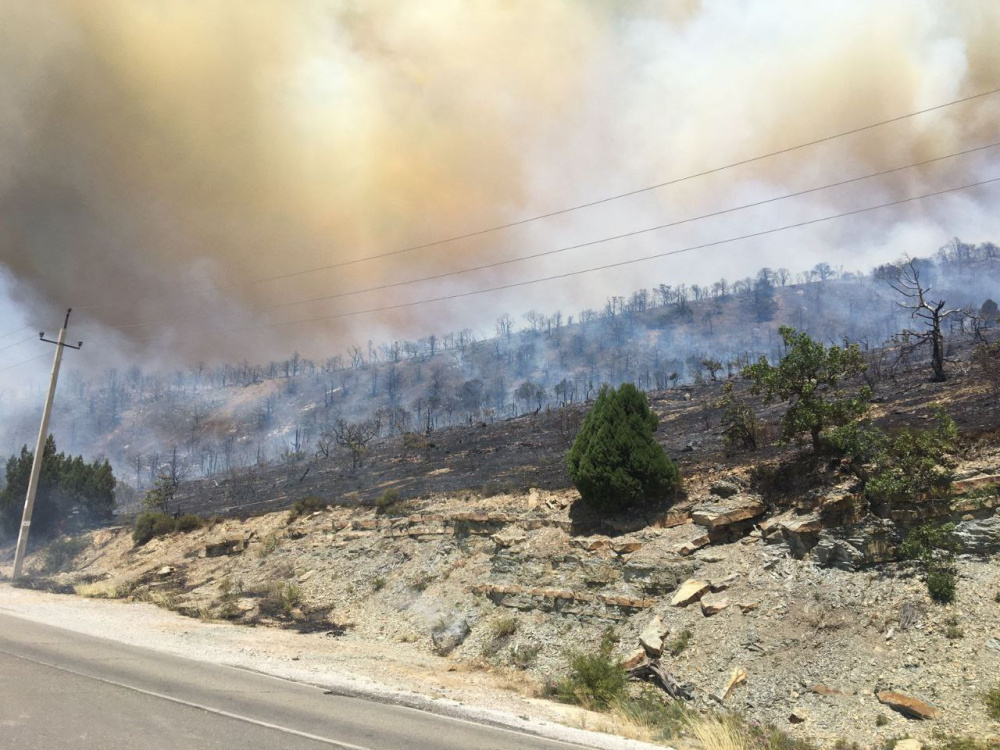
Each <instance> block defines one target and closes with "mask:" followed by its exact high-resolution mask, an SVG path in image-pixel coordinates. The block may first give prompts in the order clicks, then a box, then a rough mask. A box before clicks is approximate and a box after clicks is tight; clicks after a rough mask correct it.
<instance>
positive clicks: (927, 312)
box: [886, 260, 962, 383]
mask: <svg viewBox="0 0 1000 750" xmlns="http://www.w3.org/2000/svg"><path fill="white" fill-rule="evenodd" d="M886 283H888V284H889V286H890V287H892V288H893V289H894V290H895V291H896V292H898V293H899V294H901V295H902V296H903V298H904V299H903V300H902V301H900V302H897V303H896V304H897V305H899V306H900V307H902V308H903V309H904V310H909V311H910V317H911V318H913V319H914V320H916V321H919V322H920V323H921V324H923V328H922V330H917V331H913V330H909V329H907V330H905V331H902V332H901V333H899V334H897V338H901V339H902V340H903V341H904V342H905V343H904V347H908V348H909V350H910V351H912V350H913V349H916V348H917V347H920V346H923V345H925V344H930V346H931V369H932V370H933V372H934V376H933V377H932V378H931V380H932V381H933V382H935V383H943V382H944V381H945V380H947V379H948V376H947V375H946V374H945V371H944V336H943V334H942V333H941V323H942V322H943V321H944V320H945V319H947V318H948V317H950V316H952V315H960V314H961V313H962V310H961V309H960V308H955V309H951V310H946V309H945V300H938V301H936V302H935V301H933V300H930V299H928V297H927V295H928V294H929V293H930V291H931V287H929V286H924V284H923V283H922V282H921V281H920V272H919V271H917V267H916V265H915V263H914V262H913V261H912V260H910V261H908V262H907V264H906V265H905V266H903V267H901V268H900V269H899V273H897V274H894V275H892V276H890V277H889V278H887V279H886Z"/></svg>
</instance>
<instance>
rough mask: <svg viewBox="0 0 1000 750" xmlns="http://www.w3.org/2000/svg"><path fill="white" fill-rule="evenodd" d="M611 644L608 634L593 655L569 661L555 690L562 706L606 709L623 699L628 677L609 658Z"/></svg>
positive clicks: (580, 655)
mask: <svg viewBox="0 0 1000 750" xmlns="http://www.w3.org/2000/svg"><path fill="white" fill-rule="evenodd" d="M613 649H614V640H613V639H612V638H609V637H608V636H607V634H605V637H604V638H603V639H602V641H601V645H600V646H599V648H598V650H597V652H596V653H586V652H584V653H578V654H574V655H573V656H571V657H570V663H569V674H567V675H566V676H565V677H564V678H563V679H561V680H559V681H558V682H557V683H556V684H555V686H554V692H555V695H556V697H557V698H558V699H559V700H561V701H563V702H564V703H576V704H578V705H581V706H584V707H587V708H595V709H607V708H610V707H611V706H612V705H613V704H615V703H618V702H619V701H621V700H622V699H623V698H624V697H625V689H626V687H627V685H628V676H627V675H626V674H625V670H624V669H622V666H621V663H620V662H619V661H618V659H616V658H615V657H614V656H613V655H612V650H613Z"/></svg>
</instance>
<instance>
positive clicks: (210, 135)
mask: <svg viewBox="0 0 1000 750" xmlns="http://www.w3.org/2000/svg"><path fill="white" fill-rule="evenodd" d="M998 33H1000V6H998V5H997V3H995V2H993V1H992V0H967V1H966V2H958V3H956V2H951V1H949V0H887V2H883V3H878V4H877V5H876V4H872V3H870V2H865V1H863V0H856V1H855V2H846V3H837V4H832V3H831V4H818V3H816V4H814V3H799V2H794V1H793V0H781V1H778V2H774V1H773V0H768V1H766V2H764V1H762V2H759V3H742V4H738V5H737V4H729V3H721V2H705V3H699V2H695V1H694V0H687V1H684V2H653V1H647V2H643V1H640V0H635V1H633V2H626V1H621V2H611V1H610V0H609V1H608V2H579V1H578V0H545V2H538V1H537V0H511V1H510V2H459V0H429V1H421V2H387V1H385V0H366V1H364V2H361V1H358V2H349V1H344V2H334V1H333V0H297V1H296V2H288V1H287V0H207V1H205V2H195V1H194V0H33V1H32V2H30V3H29V2H8V3H4V4H2V5H0V263H2V264H3V265H4V266H6V267H7V268H8V269H9V271H10V272H11V274H12V275H13V276H14V278H15V279H16V280H17V281H18V282H19V286H18V290H19V294H20V295H22V297H23V300H24V301H25V302H26V303H28V304H32V305H36V306H37V307H38V308H39V309H42V308H44V307H46V306H49V305H59V306H65V305H71V304H72V305H76V306H78V307H79V306H84V307H87V309H86V313H87V314H88V315H89V316H90V318H91V319H92V320H94V321H96V322H98V323H100V324H101V325H102V326H112V327H113V326H118V325H128V324H133V323H136V322H143V321H173V320H178V321H180V322H177V323H175V324H163V325H157V326H150V327H148V328H138V329H128V330H129V336H130V337H131V338H132V339H133V340H137V339H145V337H148V336H150V335H151V334H163V335H164V336H165V338H158V339H154V340H153V341H152V343H154V344H158V345H163V344H164V342H166V344H167V345H169V346H170V347H172V349H173V350H175V351H177V352H178V353H179V354H180V355H182V356H186V357H202V356H206V355H209V354H213V355H219V356H240V357H242V356H249V357H251V358H254V357H264V356H267V355H268V354H269V353H273V352H276V351H278V350H283V349H285V348H288V347H289V346H291V345H296V344H297V345H303V342H306V341H310V340H314V339H319V340H321V341H322V342H323V343H333V341H332V339H333V338H335V337H337V336H343V335H348V334H349V335H350V338H351V339H352V340H357V339H364V338H371V337H372V330H373V326H376V325H377V326H380V328H379V329H378V330H379V331H381V332H385V331H389V332H391V333H399V334H400V335H407V334H412V333H414V332H415V331H417V330H421V329H427V328H433V329H438V330H440V329H442V328H445V327H461V326H462V325H464V324H465V323H466V320H465V318H464V311H465V310H467V309H468V307H469V305H468V302H466V303H465V304H464V306H463V307H462V308H451V309H442V308H434V309H430V308H428V309H427V311H426V314H427V315H428V316H437V315H444V316H446V317H448V321H447V323H441V322H440V321H435V322H434V324H433V325H431V324H430V323H429V322H428V320H427V319H424V320H420V319H419V315H417V314H416V313H417V312H419V309H417V310H410V311H406V312H403V313H396V314H393V315H389V316H382V317H381V318H379V317H376V318H367V319H364V320H361V319H347V320H342V321H337V322H335V323H329V324H325V325H322V326H316V325H313V326H306V327H303V328H295V329H287V328H281V329H262V330H260V331H259V332H256V333H249V332H248V333H244V334H241V335H233V332H232V328H233V327H239V326H241V325H253V324H256V323H268V322H280V321H282V320H295V319H297V318H302V317H312V316H322V315H324V314H330V313H335V312H338V311H341V310H347V309H351V308H352V307H353V308H357V307H365V306H372V305H378V304H385V303H391V302H393V301H397V300H402V299H412V298H417V297H420V296H425V297H426V296H433V295H434V294H435V293H440V292H441V291H442V290H451V289H455V288H457V287H458V286H471V285H473V284H474V283H479V284H484V283H489V281H491V280H493V281H495V280H497V279H499V278H515V277H518V278H520V277H525V276H530V275H533V274H544V273H546V272H548V271H551V270H552V268H553V266H551V265H545V264H540V265H539V264H536V265H533V266H527V267H523V268H514V269H510V270H508V271H506V272H504V273H505V275H492V276H487V277H483V276H480V277H474V278H471V279H464V280H458V281H456V282H454V284H448V285H443V286H441V285H439V286H438V287H430V286H428V285H424V286H422V287H419V288H417V289H414V290H412V291H402V292H395V293H392V294H391V295H367V296H364V297H359V298H357V299H350V300H341V301H337V302H335V303H327V304H313V305H308V306H303V307H301V308H291V309H283V310H280V311H275V312H272V313H268V314H262V315H247V316H239V315H233V316H231V317H219V316H221V315H223V314H226V313H238V312H239V311H240V310H244V309H247V308H255V307H259V306H265V305H268V304H273V303H275V302H281V301H287V300H292V299H298V298H305V297H312V296H319V295H323V294H329V293H335V292H337V291H341V290H346V289H351V288H358V287H364V286H368V285H372V284H378V283H381V282H386V281H396V280H399V279H406V278H409V277H412V276H414V275H424V274H426V273H429V272H434V271H436V270H442V269H451V268H456V267H460V266H462V265H465V264H468V263H472V262H475V261H477V260H480V259H486V258H489V259H492V258H498V257H506V256H509V255H513V254H516V253H518V252H525V251H527V250H534V249H544V248H545V247H551V246H555V245H558V244H560V243H561V242H562V241H566V239H567V238H569V239H580V238H584V239H586V238H590V237H592V236H597V235H601V234H611V233H614V232H615V231H619V230H621V229H625V228H631V227H634V226H637V225H645V224H649V223H655V221H654V220H659V219H662V218H663V217H664V215H665V214H666V215H667V216H668V218H674V214H683V213H685V212H690V211H691V210H703V209H705V208H712V207H717V204H718V202H719V199H720V198H725V197H726V196H737V195H739V196H745V195H746V194H747V192H748V191H750V192H753V191H755V190H758V189H760V186H761V185H782V186H793V185H794V186H798V185H799V183H800V182H801V181H802V180H806V182H808V181H809V180H815V179H819V178H821V177H824V176H832V177H833V178H837V177H840V176H843V175H842V174H841V173H840V172H839V171H838V169H842V168H843V165H844V164H851V165H853V166H855V167H856V168H857V169H858V170H861V171H864V169H865V168H882V167H886V166H895V165H896V164H900V163H905V162H906V161H908V160H911V161H915V160H919V159H921V158H927V157H930V156H936V155H938V154H940V153H944V152H946V151H948V150H954V149H957V148H961V147H964V146H968V145H974V144H975V143H978V142H983V141H985V140H988V139H994V138H996V137H997V135H998V129H997V126H996V123H997V122H998V115H1000V97H993V98H992V99H990V100H982V101H980V102H977V103H976V104H975V105H968V106H962V107H956V108H954V109H953V110H947V111H942V112H941V113H939V114H935V115H933V116H928V117H926V118H923V119H921V120H920V121H918V122H917V121H915V122H912V123H907V125H906V126H905V127H899V128H887V129H885V130H884V131H879V132H877V133H872V134H870V135H868V136H866V137H858V138H853V139H845V141H844V142H842V143H837V144H834V145H833V146H832V147H831V148H829V149H827V150H826V151H825V152H817V153H814V154H801V155H797V158H795V159H789V158H783V159H776V160H773V162H769V163H768V164H766V165H757V166H755V167H754V169H752V170H742V171H735V172H734V173H732V174H727V175H726V176H724V177H719V178H718V179H713V180H706V181H703V182H700V183H689V184H686V185H685V186H684V189H683V190H675V191H671V192H668V193H665V194H663V195H656V196H647V197H646V198H644V199H643V200H641V201H638V202H636V203H633V204H623V205H616V206H614V207H612V208H609V209H607V210H603V211H599V212H589V213H586V214H573V215H571V216H567V217H563V218H562V219H560V220H559V221H557V222H550V223H549V224H545V225H540V226H537V227H529V228H523V229H521V230H519V231H517V232H512V233H504V234H499V235H490V236H486V237H482V238H478V239H476V240H474V241H467V242H462V243H455V244H452V245H447V246H442V247H438V248H434V249H431V250H428V251H423V252H420V253H411V254H406V255H402V256H397V257H395V258H394V259H392V260H391V261H382V262H375V263H369V264H362V265H358V266H351V267H349V268H346V269H341V270H340V271H338V272H336V273H330V272H327V273H325V274H317V275H314V276H309V277H304V278H302V277H299V278H296V279H290V280H287V281H285V282H281V283H267V284H250V285H246V282H251V281H253V280H254V279H258V278H261V277H267V276H273V275H277V274H282V273H286V272H289V271H296V270H299V269H303V268H310V267H314V266H319V265H325V264H329V263H335V262H337V261H341V260H347V259H351V258H355V257H359V256H364V255H369V254H372V253H377V252H382V251H385V250H391V249H394V248H398V247H401V246H407V245H411V244H415V243H420V242H424V241H427V240H433V239H436V238H438V237H442V236H448V235H451V234H455V233H461V232H463V231H468V230H472V229H477V228H480V227H483V226H491V225H495V224H498V223H503V222H505V221H508V220H511V219H516V218H520V217H521V216H524V215H530V214H533V213H538V212H542V211H545V210H548V209H551V208H558V207H561V206H564V205H570V204H573V203H576V202H579V201H582V200H588V199H591V198H594V197H600V196H601V195H605V194H608V193H612V192H617V191H619V190H624V189H629V188H632V187H635V186H637V185H643V184H648V183H651V182H656V181H659V180H661V179H664V178H669V177H672V176H676V175H678V174H683V173H685V172H690V171H697V170H700V169H703V168H705V167H706V166H713V165H714V164H717V163H720V162H724V161H727V160H731V159H739V158H744V157H746V156H749V155H753V154H755V153H760V152H765V151H770V150H774V149H778V148H782V147H785V146H788V145H790V144H794V143H796V142H800V141H804V140H810V139H812V138H815V137H817V136H819V135H823V134H826V133H831V132H836V131H838V130H843V129H846V128H849V127H853V126H857V125H861V124H865V123H867V122H871V121H875V120H879V119H883V118H887V117H892V116H894V115H898V114H901V113H904V112H907V111H911V110H914V109H919V108H922V107H926V106H931V105H934V104H936V103H938V102H941V101H947V100H949V99H953V98H957V97H960V96H963V95H968V94H971V93H976V92H978V91H981V90H984V89H988V88H995V87H997V86H1000V55H998V54H997V51H996V45H995V39H996V38H997V34H998ZM993 163H997V162H996V160H995V159H994V161H993ZM831 164H832V165H833V166H832V167H831ZM838 165H839V167H838ZM969 169H970V166H969V162H961V163H956V164H954V165H950V166H947V167H944V168H941V169H939V170H938V171H936V172H934V173H933V179H932V177H931V176H928V175H926V174H924V173H918V174H917V175H916V177H915V178H914V177H913V176H911V177H909V178H907V179H901V180H896V181H893V182H891V183H890V184H889V185H888V187H887V188H886V189H887V190H888V194H890V195H894V194H896V193H897V192H899V191H903V190H904V189H909V188H911V187H913V186H914V185H924V184H930V182H928V181H931V182H933V184H934V185H937V184H938V182H937V181H938V180H939V179H943V178H942V177H941V176H942V175H944V176H948V175H952V176H962V175H967V174H968V173H969V171H968V170H969ZM856 171H857V170H856ZM945 181H946V180H945ZM942 184H943V183H942ZM880 194H883V193H880ZM900 194H901V193H900ZM779 215H781V214H774V216H779ZM977 221H978V219H977ZM976 226H977V227H980V226H981V224H976ZM706 231H707V230H706ZM715 231H716V234H718V232H719V231H723V233H725V231H724V228H723V229H716V230H715ZM954 231H956V232H957V231H960V229H956V230H954ZM692 232H693V230H692ZM676 236H677V238H678V239H679V240H683V239H690V238H695V239H697V237H701V235H697V236H696V235H695V234H693V233H691V232H689V233H680V234H678V235H676ZM937 239H938V238H936V237H935V238H931V239H930V240H929V241H931V242H934V241H936V240H937ZM921 250H924V249H923V248H914V251H915V252H919V251H921ZM601 252H603V253H604V255H605V256H606V255H607V253H609V252H616V253H617V252H625V251H624V250H620V249H617V248H607V249H604V250H602V251H601ZM588 257H589V258H590V259H591V260H592V259H593V258H594V257H595V255H590V256H587V255H580V256H576V257H574V258H566V259H560V260H559V261H558V263H559V264H561V265H559V266H558V267H560V268H562V267H571V266H574V265H576V266H578V265H580V264H581V263H582V264H583V265H586V262H585V261H586V260H587V258H588ZM769 263H770V264H771V265H774V264H775V263H773V262H772V261H769ZM751 265H759V263H752V264H751ZM751 270H752V268H749V267H748V268H747V269H746V272H749V271H751ZM647 273H648V269H646V270H645V271H641V270H640V271H637V272H636V275H634V276H633V278H637V279H640V280H642V279H644V278H645V275H644V274H647ZM620 281H621V277H618V279H617V282H620ZM602 283H604V282H603V281H602V280H601V279H593V278H592V279H589V280H588V281H587V284H588V285H590V290H589V293H593V294H596V293H597V290H599V289H601V285H602ZM640 283H642V282H641V281H640ZM206 288H215V289H216V290H217V291H216V292H215V293H213V294H210V295H193V294H192V292H193V291H197V290H202V289H206ZM615 291H616V292H617V291H620V288H616V289H615ZM561 293H562V294H563V297H562V298H561V299H563V300H564V301H568V300H572V295H570V294H569V293H568V292H566V291H565V290H563V292H561ZM543 299H545V298H544V297H543ZM122 301H125V302H129V303H130V304H118V305H110V306H101V305H107V303H114V302H122ZM494 303H496V304H502V305H503V307H504V308H505V309H506V308H511V307H513V308H515V309H516V308H517V307H520V306H522V305H521V303H520V301H518V302H515V303H512V302H511V301H510V300H507V301H506V302H505V303H504V302H496V298H494V302H490V303H489V304H485V303H484V305H481V306H480V305H477V306H476V308H477V309H486V308H489V305H490V304H494ZM531 304H533V302H532V300H531V299H530V298H529V299H526V300H525V301H524V304H523V306H524V307H527V306H530V305H531ZM575 304H577V305H581V304H594V300H584V299H579V300H576V301H575ZM92 305H97V306H92ZM88 306H91V307H88ZM498 309H499V308H498ZM194 316H203V317H204V318H205V319H208V318H212V319H213V320H214V321H215V322H213V323H211V324H206V323H201V324H197V325H192V324H191V323H190V322H189V321H190V319H191V318H192V317H194ZM487 319H488V315H487ZM290 330H292V331H294V335H290V333H289V331H290ZM164 331H165V332H166V333H164ZM248 341H252V345H248V343H247V342H248Z"/></svg>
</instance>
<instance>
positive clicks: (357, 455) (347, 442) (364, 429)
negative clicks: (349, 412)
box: [324, 417, 381, 469]
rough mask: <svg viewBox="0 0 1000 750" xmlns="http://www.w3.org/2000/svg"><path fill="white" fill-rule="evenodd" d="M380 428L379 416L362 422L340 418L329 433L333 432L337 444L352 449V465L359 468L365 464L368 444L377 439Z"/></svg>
mask: <svg viewBox="0 0 1000 750" xmlns="http://www.w3.org/2000/svg"><path fill="white" fill-rule="evenodd" d="M380 428H381V425H380V424H379V420H378V418H377V417H372V418H371V419H365V420H362V421H360V422H348V421H347V420H345V419H338V420H337V423H336V424H335V425H334V426H333V432H332V433H329V434H332V436H333V439H334V440H335V441H336V443H337V445H339V446H340V447H341V448H346V449H347V450H348V451H350V454H351V467H352V468H353V469H358V468H360V467H361V466H362V465H364V462H365V456H366V455H368V444H369V443H370V442H371V441H372V440H374V439H375V437H376V436H377V435H378V433H379V429H380ZM324 437H325V435H324Z"/></svg>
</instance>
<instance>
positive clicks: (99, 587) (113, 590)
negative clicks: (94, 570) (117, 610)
mask: <svg viewBox="0 0 1000 750" xmlns="http://www.w3.org/2000/svg"><path fill="white" fill-rule="evenodd" d="M73 592H74V593H75V594H76V595H77V596H83V597H86V598H88V599H123V598H125V597H126V596H128V595H129V593H131V586H128V585H126V584H120V583H115V582H114V581H95V582H94V583H78V584H77V585H76V586H74V587H73Z"/></svg>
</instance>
